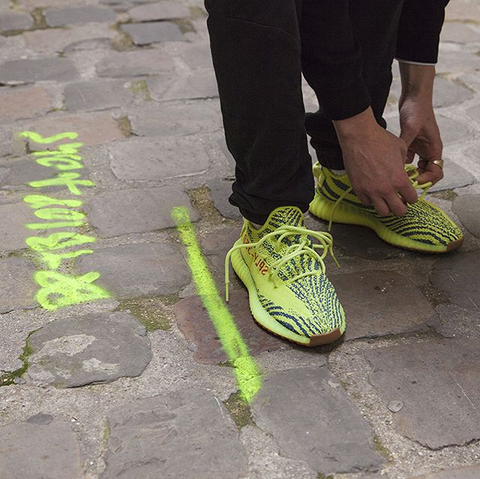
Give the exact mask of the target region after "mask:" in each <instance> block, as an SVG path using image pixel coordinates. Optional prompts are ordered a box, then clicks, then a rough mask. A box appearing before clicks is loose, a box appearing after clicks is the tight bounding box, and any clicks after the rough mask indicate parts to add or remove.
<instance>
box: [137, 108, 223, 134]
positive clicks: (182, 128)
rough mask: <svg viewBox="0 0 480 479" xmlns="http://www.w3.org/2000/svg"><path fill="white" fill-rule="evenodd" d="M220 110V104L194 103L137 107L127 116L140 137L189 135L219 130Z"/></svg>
mask: <svg viewBox="0 0 480 479" xmlns="http://www.w3.org/2000/svg"><path fill="white" fill-rule="evenodd" d="M218 113H219V108H218V106H217V103H213V102H195V103H192V104H189V105H185V104H166V105H162V107H161V108H159V107H158V106H148V107H140V108H135V109H131V110H129V114H128V117H129V118H130V121H131V123H132V132H133V133H134V134H135V135H137V136H182V135H185V136H187V135H193V134H195V133H209V132H214V131H218V130H220V128H221V120H220V119H219V117H218Z"/></svg>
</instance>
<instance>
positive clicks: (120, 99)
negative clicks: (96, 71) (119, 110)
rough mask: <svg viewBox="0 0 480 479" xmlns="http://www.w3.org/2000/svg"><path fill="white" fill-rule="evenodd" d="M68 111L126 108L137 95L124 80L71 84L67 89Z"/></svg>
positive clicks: (65, 93)
mask: <svg viewBox="0 0 480 479" xmlns="http://www.w3.org/2000/svg"><path fill="white" fill-rule="evenodd" d="M64 96H65V108H66V109H67V110H72V111H79V110H104V109H107V108H114V107H120V106H125V105H127V104H128V103H130V102H132V101H133V99H134V97H135V95H134V93H133V92H132V91H131V90H130V89H129V88H128V84H127V83H126V82H125V81H124V80H111V81H86V82H80V83H70V84H68V85H67V86H66V87H65V91H64Z"/></svg>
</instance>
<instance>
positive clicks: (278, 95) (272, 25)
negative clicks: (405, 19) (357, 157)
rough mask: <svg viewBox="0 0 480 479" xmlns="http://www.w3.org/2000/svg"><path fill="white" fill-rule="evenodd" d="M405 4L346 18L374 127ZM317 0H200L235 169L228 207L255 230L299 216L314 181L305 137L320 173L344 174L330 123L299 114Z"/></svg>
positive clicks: (368, 4) (362, 1)
mask: <svg viewBox="0 0 480 479" xmlns="http://www.w3.org/2000/svg"><path fill="white" fill-rule="evenodd" d="M402 2H403V0H354V1H352V2H350V3H351V7H350V18H351V21H352V24H353V30H354V34H355V36H356V39H357V41H358V42H359V44H360V46H361V49H362V57H363V70H362V71H363V77H364V80H365V84H366V86H367V89H368V92H369V94H370V98H371V106H372V108H373V111H374V114H375V117H376V119H377V121H378V123H379V124H381V125H382V126H384V127H385V126H386V123H385V121H384V119H383V118H382V115H383V111H384V108H385V104H386V101H387V98H388V93H389V90H390V86H391V81H392V73H391V67H392V62H393V57H394V53H395V43H396V33H397V26H398V22H399V19H400V14H401V9H402ZM320 5H322V2H321V1H318V0H206V8H207V11H208V13H209V18H208V28H209V33H210V42H211V49H212V56H213V63H214V67H215V73H216V77H217V82H218V89H219V94H220V101H221V107H222V115H223V122H224V126H225V136H226V141H227V146H228V148H229V150H230V152H231V153H232V155H233V157H234V158H235V161H236V181H235V183H234V185H233V194H232V196H231V197H230V202H231V203H232V204H233V205H235V206H237V207H239V208H240V211H241V213H242V214H243V216H244V217H246V218H247V219H249V220H251V221H254V222H256V223H263V222H264V221H265V219H266V217H267V216H268V214H269V213H270V212H271V211H272V210H273V209H275V208H276V207H278V206H287V205H292V206H298V207H299V208H301V209H302V210H303V211H306V210H307V209H308V204H309V203H310V201H311V200H312V199H313V194H314V183H313V177H312V172H311V166H312V162H311V158H310V155H309V153H308V145H307V134H308V135H309V136H310V137H311V144H312V146H313V148H314V149H315V150H316V152H317V156H318V159H319V161H320V162H321V163H322V164H323V165H324V166H326V167H329V168H333V169H343V168H344V166H343V159H342V151H341V148H340V146H339V143H338V139H337V135H336V133H335V129H334V127H333V124H332V121H331V120H329V119H328V118H326V117H325V116H324V114H323V112H322V109H321V97H322V92H319V91H316V94H317V96H318V97H319V103H320V110H319V111H317V112H316V113H310V114H307V115H305V110H304V106H303V97H302V90H301V75H302V72H303V74H304V76H305V78H306V80H307V82H308V83H310V84H311V85H312V86H313V85H315V84H316V83H317V82H315V75H316V74H317V75H318V74H319V73H316V72H315V69H314V68H310V67H309V65H308V64H307V63H306V62H305V60H304V61H303V64H302V56H301V51H302V44H303V46H304V47H305V45H309V39H310V38H309V37H310V35H309V32H311V31H312V28H313V29H314V28H315V25H312V24H311V22H312V19H314V18H315V17H316V16H317V17H318V15H319V14H321V12H318V11H315V9H317V10H318V9H319V8H320ZM309 46H310V47H311V45H309Z"/></svg>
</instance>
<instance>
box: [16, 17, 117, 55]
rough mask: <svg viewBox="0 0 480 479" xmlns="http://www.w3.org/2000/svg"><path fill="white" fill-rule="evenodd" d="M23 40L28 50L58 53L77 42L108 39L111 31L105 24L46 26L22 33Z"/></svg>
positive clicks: (111, 35) (111, 34)
mask: <svg viewBox="0 0 480 479" xmlns="http://www.w3.org/2000/svg"><path fill="white" fill-rule="evenodd" d="M23 36H24V38H25V42H26V44H27V46H28V48H29V49H30V50H33V51H34V52H37V53H41V54H43V55H45V54H47V53H48V54H51V55H53V54H58V53H63V52H66V51H68V50H69V49H71V48H72V47H73V46H74V45H77V44H78V43H79V42H84V41H93V40H102V39H103V40H110V39H111V38H112V37H113V32H112V31H111V30H110V29H109V26H108V25H107V24H85V25H75V26H72V27H71V28H55V29H53V28H48V29H46V30H33V31H31V32H26V33H24V35H23Z"/></svg>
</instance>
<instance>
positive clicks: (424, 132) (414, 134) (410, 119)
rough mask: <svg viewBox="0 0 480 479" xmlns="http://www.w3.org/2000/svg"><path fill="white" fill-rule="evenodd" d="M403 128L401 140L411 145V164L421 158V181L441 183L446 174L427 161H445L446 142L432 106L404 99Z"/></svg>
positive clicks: (402, 110) (409, 159) (409, 151)
mask: <svg viewBox="0 0 480 479" xmlns="http://www.w3.org/2000/svg"><path fill="white" fill-rule="evenodd" d="M400 127H401V134H400V138H402V139H403V140H404V141H405V143H406V144H407V145H408V152H407V162H409V163H412V162H413V160H414V158H415V154H417V155H418V156H419V157H420V160H419V162H418V171H419V173H420V175H419V176H418V177H417V181H418V182H419V183H427V182H429V181H430V182H432V183H433V184H435V183H437V182H439V181H440V180H441V179H442V178H443V170H442V169H441V168H439V167H438V166H437V165H435V164H433V163H431V162H429V161H427V160H431V159H432V160H433V159H441V158H442V153H443V143H442V138H441V136H440V130H439V128H438V124H437V121H436V119H435V113H434V111H433V107H432V106H431V104H430V105H429V104H428V102H424V101H421V100H418V99H416V98H405V99H401V100H400ZM423 158H424V159H423Z"/></svg>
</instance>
